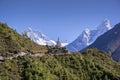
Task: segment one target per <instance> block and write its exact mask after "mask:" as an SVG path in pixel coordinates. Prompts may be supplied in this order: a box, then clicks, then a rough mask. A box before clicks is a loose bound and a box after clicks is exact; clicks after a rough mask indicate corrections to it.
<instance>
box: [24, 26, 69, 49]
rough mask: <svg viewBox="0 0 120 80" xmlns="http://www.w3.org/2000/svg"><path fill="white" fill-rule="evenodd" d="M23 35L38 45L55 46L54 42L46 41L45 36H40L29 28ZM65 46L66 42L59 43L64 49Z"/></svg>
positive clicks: (40, 34) (39, 33)
mask: <svg viewBox="0 0 120 80" xmlns="http://www.w3.org/2000/svg"><path fill="white" fill-rule="evenodd" d="M23 34H24V35H26V36H27V37H28V38H30V39H31V40H32V41H34V42H35V43H37V44H39V45H48V46H55V45H56V42H55V41H54V40H50V39H48V38H47V36H46V35H44V34H42V33H41V32H39V31H34V30H32V29H31V28H28V29H26V30H25V31H24V32H23ZM67 44H68V43H67V42H64V43H61V46H62V47H64V46H66V45H67Z"/></svg>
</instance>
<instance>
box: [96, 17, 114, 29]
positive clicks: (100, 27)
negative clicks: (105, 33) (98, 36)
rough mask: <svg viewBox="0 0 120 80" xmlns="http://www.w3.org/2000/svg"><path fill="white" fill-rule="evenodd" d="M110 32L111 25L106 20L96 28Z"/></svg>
mask: <svg viewBox="0 0 120 80" xmlns="http://www.w3.org/2000/svg"><path fill="white" fill-rule="evenodd" d="M106 29H108V30H110V29H112V27H111V25H110V21H109V20H108V19H105V20H104V21H103V22H102V23H101V24H100V25H99V26H98V27H97V30H106Z"/></svg>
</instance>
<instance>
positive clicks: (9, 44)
mask: <svg viewBox="0 0 120 80" xmlns="http://www.w3.org/2000/svg"><path fill="white" fill-rule="evenodd" d="M26 50H30V51H31V52H45V51H46V50H47V47H45V46H39V45H37V44H36V43H34V42H33V41H31V40H30V39H29V38H25V37H24V36H22V35H20V34H18V33H17V32H16V31H15V30H13V29H11V28H10V27H8V25H7V24H4V23H0V54H1V55H5V53H6V54H8V53H13V52H19V51H26Z"/></svg>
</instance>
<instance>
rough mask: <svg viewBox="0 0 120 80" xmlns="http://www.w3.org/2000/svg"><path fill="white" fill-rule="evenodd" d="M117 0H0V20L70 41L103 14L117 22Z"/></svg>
mask: <svg viewBox="0 0 120 80" xmlns="http://www.w3.org/2000/svg"><path fill="white" fill-rule="evenodd" d="M119 4H120V0H0V21H1V22H5V23H7V24H8V25H10V27H12V28H14V29H16V30H17V31H18V32H19V33H21V32H23V31H24V30H25V29H27V27H31V28H32V29H34V30H38V31H40V32H42V33H44V34H45V35H47V36H48V38H50V39H54V40H56V39H57V37H58V36H59V37H60V39H61V40H62V41H66V40H67V41H68V42H71V41H73V40H74V39H75V38H77V37H78V36H79V35H80V33H81V32H82V31H83V30H84V29H85V28H90V29H94V28H96V26H97V25H99V24H100V23H101V22H102V21H103V20H104V19H105V18H107V19H109V20H110V21H111V25H112V26H113V25H115V24H117V23H118V22H120V5H119Z"/></svg>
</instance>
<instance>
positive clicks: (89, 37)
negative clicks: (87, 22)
mask: <svg viewBox="0 0 120 80" xmlns="http://www.w3.org/2000/svg"><path fill="white" fill-rule="evenodd" d="M111 28H112V27H111V25H110V21H109V20H108V19H105V20H104V21H103V22H102V23H101V24H100V25H99V26H97V29H95V30H90V29H88V28H86V29H85V30H84V31H83V32H82V33H81V34H80V35H79V36H78V38H77V39H75V40H74V41H73V42H72V43H70V44H68V45H67V46H66V48H67V49H68V50H70V51H71V52H76V51H80V50H82V49H83V48H85V47H87V46H89V45H90V44H92V43H93V42H94V41H95V40H96V39H97V37H99V36H100V35H102V34H104V33H105V32H107V31H108V30H110V29H111Z"/></svg>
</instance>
